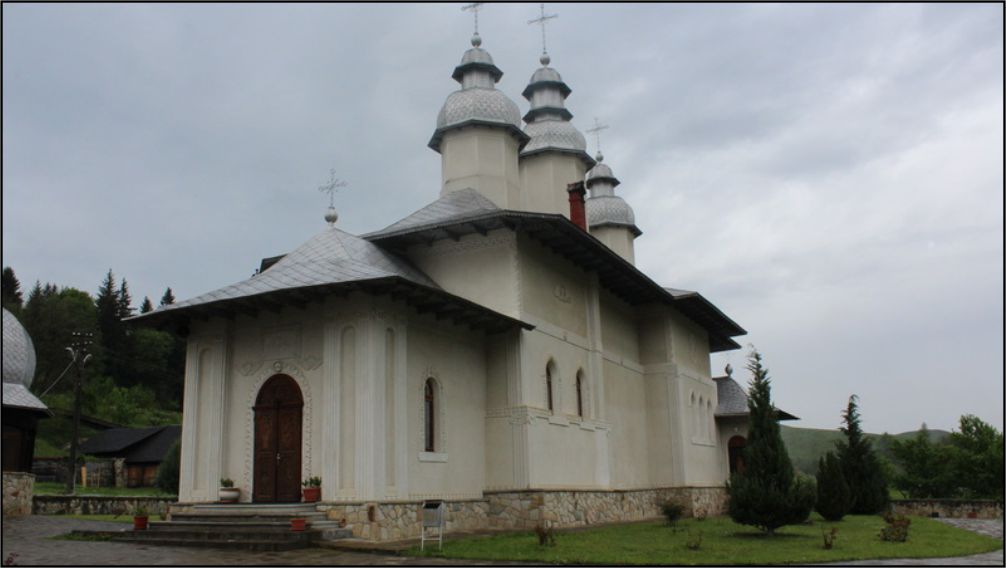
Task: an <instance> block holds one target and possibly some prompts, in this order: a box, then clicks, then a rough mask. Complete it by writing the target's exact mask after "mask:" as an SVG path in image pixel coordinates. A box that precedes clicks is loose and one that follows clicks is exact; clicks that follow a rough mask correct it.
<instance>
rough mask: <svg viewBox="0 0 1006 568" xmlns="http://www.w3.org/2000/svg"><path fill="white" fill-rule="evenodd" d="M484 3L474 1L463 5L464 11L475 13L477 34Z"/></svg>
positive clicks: (476, 33) (477, 33)
mask: <svg viewBox="0 0 1006 568" xmlns="http://www.w3.org/2000/svg"><path fill="white" fill-rule="evenodd" d="M482 4H483V2H472V3H471V4H465V5H464V6H462V7H461V9H462V10H463V11H465V12H471V13H472V14H475V35H479V10H481V9H482Z"/></svg>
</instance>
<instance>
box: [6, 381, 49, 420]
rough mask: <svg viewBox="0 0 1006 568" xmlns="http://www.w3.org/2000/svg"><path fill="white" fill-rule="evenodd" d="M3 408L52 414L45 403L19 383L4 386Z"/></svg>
mask: <svg viewBox="0 0 1006 568" xmlns="http://www.w3.org/2000/svg"><path fill="white" fill-rule="evenodd" d="M3 406H4V407H8V406H9V407H12V408H24V409H27V410H37V411H39V412H44V413H46V414H52V413H51V412H50V411H49V408H48V407H47V406H46V405H45V403H43V402H42V401H41V400H39V399H38V397H37V396H35V395H34V394H32V393H31V391H30V390H28V387H26V386H24V385H22V384H18V383H4V384H3Z"/></svg>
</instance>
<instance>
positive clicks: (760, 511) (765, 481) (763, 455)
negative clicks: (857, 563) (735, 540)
mask: <svg viewBox="0 0 1006 568" xmlns="http://www.w3.org/2000/svg"><path fill="white" fill-rule="evenodd" d="M748 370H750V371H751V374H752V375H753V379H752V381H751V386H750V388H749V393H748V411H749V418H748V441H747V446H746V447H745V448H744V473H743V474H734V475H733V476H732V477H731V479H730V484H729V485H728V487H727V491H728V493H729V494H730V504H729V513H730V517H731V518H732V519H733V520H734V522H737V523H740V524H744V525H753V526H756V527H758V528H759V529H761V530H763V531H765V532H767V533H768V534H773V533H774V532H775V530H776V529H777V528H779V527H781V526H785V525H791V524H795V523H800V522H803V521H805V520H807V517H809V516H810V512H811V511H812V510H813V508H814V501H815V498H816V495H815V489H814V483H813V481H811V480H808V479H805V478H800V477H796V474H795V472H794V470H793V464H792V462H791V461H790V459H789V454H788V453H787V452H786V446H785V444H784V443H783V441H782V435H781V434H780V431H779V417H778V412H777V410H776V408H775V407H774V406H773V405H772V396H771V386H770V380H769V377H768V369H766V368H765V367H764V366H763V365H762V357H761V354H760V353H758V351H754V350H753V351H752V352H751V354H750V355H749V356H748Z"/></svg>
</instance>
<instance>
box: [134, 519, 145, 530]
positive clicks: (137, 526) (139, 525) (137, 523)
mask: <svg viewBox="0 0 1006 568" xmlns="http://www.w3.org/2000/svg"><path fill="white" fill-rule="evenodd" d="M147 519H148V517H147V516H142V517H133V530H134V531H145V530H147Z"/></svg>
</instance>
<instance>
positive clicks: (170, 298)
mask: <svg viewBox="0 0 1006 568" xmlns="http://www.w3.org/2000/svg"><path fill="white" fill-rule="evenodd" d="M174 303H175V295H174V294H172V293H171V287H170V286H168V289H167V290H165V291H164V295H163V296H161V306H170V305H171V304H174Z"/></svg>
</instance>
